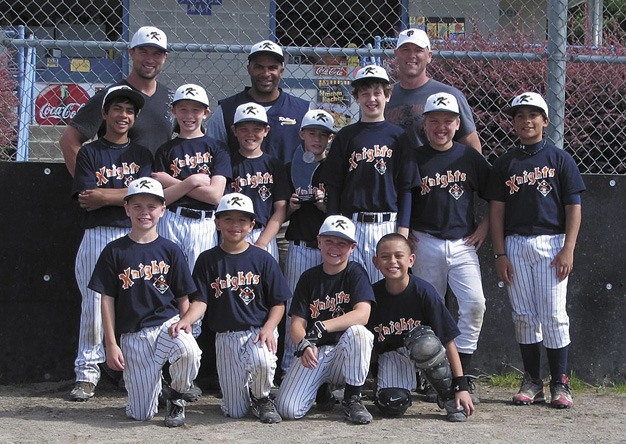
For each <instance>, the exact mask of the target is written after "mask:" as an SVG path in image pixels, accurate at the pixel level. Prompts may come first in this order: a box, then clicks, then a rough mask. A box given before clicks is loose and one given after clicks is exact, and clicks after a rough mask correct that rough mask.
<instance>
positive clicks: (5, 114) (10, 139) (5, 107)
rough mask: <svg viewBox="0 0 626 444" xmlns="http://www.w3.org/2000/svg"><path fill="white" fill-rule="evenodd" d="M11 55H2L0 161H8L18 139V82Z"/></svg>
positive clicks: (0, 75) (0, 63)
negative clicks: (16, 93)
mask: <svg viewBox="0 0 626 444" xmlns="http://www.w3.org/2000/svg"><path fill="white" fill-rule="evenodd" d="M11 67H12V59H11V57H10V54H8V53H4V54H0V159H1V160H8V159H10V158H11V156H12V155H13V153H14V152H15V143H16V139H17V113H16V110H17V105H18V100H17V97H16V96H15V91H14V89H15V86H16V81H15V79H14V78H13V75H12V70H11Z"/></svg>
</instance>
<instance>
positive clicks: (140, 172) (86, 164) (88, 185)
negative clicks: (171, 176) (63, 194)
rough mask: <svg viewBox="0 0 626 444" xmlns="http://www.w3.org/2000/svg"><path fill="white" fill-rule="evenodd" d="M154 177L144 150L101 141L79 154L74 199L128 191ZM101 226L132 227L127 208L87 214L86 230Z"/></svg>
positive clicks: (133, 145)
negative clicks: (112, 190) (99, 192)
mask: <svg viewBox="0 0 626 444" xmlns="http://www.w3.org/2000/svg"><path fill="white" fill-rule="evenodd" d="M151 173H152V154H151V153H150V152H149V151H148V150H147V149H146V148H144V147H143V146H141V145H137V144H136V143H133V142H128V143H125V144H122V145H118V144H113V143H111V142H108V141H107V140H106V139H98V140H95V141H93V142H91V143H88V144H85V145H83V146H82V147H81V149H80V150H79V151H78V155H77V156H76V170H75V172H74V181H73V182H72V196H73V197H74V198H76V197H77V196H78V194H79V193H80V192H82V191H84V190H93V189H96V188H107V189H110V188H128V184H129V183H130V182H132V181H133V180H135V179H137V178H139V177H146V176H150V174H151ZM98 226H110V227H130V219H129V218H128V217H127V216H126V213H125V212H124V208H122V207H118V206H104V207H102V208H98V209H97V210H93V211H87V212H86V214H85V219H84V228H94V227H98Z"/></svg>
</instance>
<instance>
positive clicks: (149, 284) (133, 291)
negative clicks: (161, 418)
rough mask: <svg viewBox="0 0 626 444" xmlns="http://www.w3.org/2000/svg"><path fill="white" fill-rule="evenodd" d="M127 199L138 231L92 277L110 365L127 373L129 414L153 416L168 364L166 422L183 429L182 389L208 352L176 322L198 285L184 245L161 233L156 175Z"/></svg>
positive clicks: (113, 247) (111, 249)
mask: <svg viewBox="0 0 626 444" xmlns="http://www.w3.org/2000/svg"><path fill="white" fill-rule="evenodd" d="M125 200H126V203H125V204H124V209H125V210H126V214H127V215H128V217H129V218H130V221H131V224H132V228H131V230H130V232H129V233H128V235H127V236H124V237H121V238H119V239H117V240H114V241H112V242H111V243H109V244H108V245H107V246H106V247H105V248H104V250H103V251H102V254H101V255H100V258H99V259H98V262H97V264H96V267H95V269H94V273H93V276H92V278H91V281H90V282H89V288H90V289H92V290H93V291H96V292H98V293H101V294H102V323H103V327H104V339H105V343H106V359H107V364H108V365H109V367H110V368H112V369H113V370H118V371H123V372H124V382H125V386H126V391H127V392H128V404H127V405H126V415H127V416H128V417H129V418H133V419H136V420H139V421H146V420H149V419H151V418H152V417H153V416H154V415H155V414H156V413H157V411H158V398H159V393H161V388H162V387H161V369H162V368H163V365H164V364H165V363H166V362H169V363H170V367H169V371H170V375H171V377H172V383H171V389H170V390H169V393H168V398H167V413H166V416H165V425H166V426H168V427H179V426H182V425H183V424H184V423H185V401H184V399H183V398H184V395H183V394H184V393H185V392H186V391H187V390H189V389H190V388H191V387H192V383H193V380H194V379H195V377H196V375H197V374H198V369H199V368H200V355H201V351H200V348H199V347H198V344H197V343H196V341H195V339H194V338H193V336H192V335H191V328H187V329H186V330H184V329H180V328H176V323H177V321H178V320H179V319H180V318H179V316H180V314H182V313H184V312H185V311H186V310H187V309H188V307H189V301H188V298H187V295H188V294H190V293H193V292H195V290H196V286H195V285H194V282H193V279H192V277H191V272H190V271H189V267H188V266H187V263H186V261H185V258H184V257H183V254H182V252H181V250H180V249H179V248H178V247H177V246H176V245H175V244H174V243H173V242H171V241H169V240H167V239H165V238H163V237H160V236H159V235H158V233H157V228H156V227H157V223H158V222H159V219H160V218H161V217H162V216H163V214H164V213H165V197H164V195H163V188H162V187H161V184H160V183H159V182H157V181H156V180H154V179H152V178H149V177H145V178H141V179H137V180H134V181H133V182H131V183H130V184H129V186H128V192H127V194H126V198H125ZM204 307H206V305H204ZM116 335H121V336H120V342H119V345H118V342H117V339H116Z"/></svg>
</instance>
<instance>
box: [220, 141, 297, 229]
mask: <svg viewBox="0 0 626 444" xmlns="http://www.w3.org/2000/svg"><path fill="white" fill-rule="evenodd" d="M232 164H233V175H232V177H233V181H232V183H231V191H232V192H235V193H241V194H245V195H246V196H248V197H249V198H250V199H252V203H253V205H254V214H255V215H256V219H255V221H256V223H257V224H259V225H262V226H266V225H267V221H268V220H269V219H270V217H271V216H272V213H274V202H278V201H280V200H285V201H289V197H291V193H290V192H289V179H288V178H287V171H286V170H285V165H284V164H282V163H281V162H280V161H279V160H278V159H276V158H275V157H272V156H270V155H269V154H266V153H263V154H262V155H261V156H259V157H254V158H248V157H244V156H242V155H241V154H240V153H239V152H237V153H235V154H234V155H233V158H232Z"/></svg>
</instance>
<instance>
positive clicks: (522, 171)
mask: <svg viewBox="0 0 626 444" xmlns="http://www.w3.org/2000/svg"><path fill="white" fill-rule="evenodd" d="M524 148H525V149H522V148H521V147H516V148H514V149H512V150H509V151H508V152H506V153H504V154H503V155H502V156H500V157H499V158H498V159H496V161H495V162H494V163H493V170H492V172H491V177H490V178H489V186H488V189H487V192H486V198H487V199H489V200H495V201H499V202H505V204H506V205H505V212H504V234H505V235H511V234H519V235H522V236H534V235H544V234H547V235H552V234H562V233H565V206H566V205H572V204H579V203H580V193H582V192H583V191H585V184H584V182H583V180H582V177H581V175H580V171H578V166H577V165H576V162H575V161H574V159H573V158H572V156H570V155H569V154H568V153H567V152H566V151H565V150H562V149H559V148H557V147H556V146H554V145H553V144H551V143H550V142H548V141H547V140H543V141H541V142H539V143H538V144H536V145H533V146H528V147H524Z"/></svg>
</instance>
